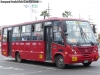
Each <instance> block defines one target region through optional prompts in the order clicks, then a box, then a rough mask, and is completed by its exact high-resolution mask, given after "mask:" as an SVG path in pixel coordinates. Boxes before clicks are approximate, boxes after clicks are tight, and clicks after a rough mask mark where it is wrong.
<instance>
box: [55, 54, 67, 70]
mask: <svg viewBox="0 0 100 75" xmlns="http://www.w3.org/2000/svg"><path fill="white" fill-rule="evenodd" d="M56 65H57V67H58V68H61V69H64V68H65V63H64V58H63V56H62V55H58V56H57V57H56Z"/></svg>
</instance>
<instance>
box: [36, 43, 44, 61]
mask: <svg viewBox="0 0 100 75" xmlns="http://www.w3.org/2000/svg"><path fill="white" fill-rule="evenodd" d="M45 47H46V46H45V42H44V41H39V42H38V48H39V52H38V57H37V60H38V61H45V53H46V51H45Z"/></svg>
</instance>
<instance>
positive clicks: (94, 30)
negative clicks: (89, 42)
mask: <svg viewBox="0 0 100 75" xmlns="http://www.w3.org/2000/svg"><path fill="white" fill-rule="evenodd" d="M93 32H94V33H96V28H95V25H93Z"/></svg>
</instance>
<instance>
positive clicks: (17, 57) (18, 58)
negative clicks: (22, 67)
mask: <svg viewBox="0 0 100 75" xmlns="http://www.w3.org/2000/svg"><path fill="white" fill-rule="evenodd" d="M15 60H16V61H17V62H19V63H21V62H22V59H21V58H20V54H19V53H17V54H16V57H15Z"/></svg>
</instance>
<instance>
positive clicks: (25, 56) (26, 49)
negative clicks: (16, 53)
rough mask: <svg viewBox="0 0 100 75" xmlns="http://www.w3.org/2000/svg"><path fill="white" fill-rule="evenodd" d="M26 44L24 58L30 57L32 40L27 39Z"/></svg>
mask: <svg viewBox="0 0 100 75" xmlns="http://www.w3.org/2000/svg"><path fill="white" fill-rule="evenodd" d="M24 44H25V46H24V51H25V55H24V58H26V59H29V52H30V49H31V42H30V41H25V43H24Z"/></svg>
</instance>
